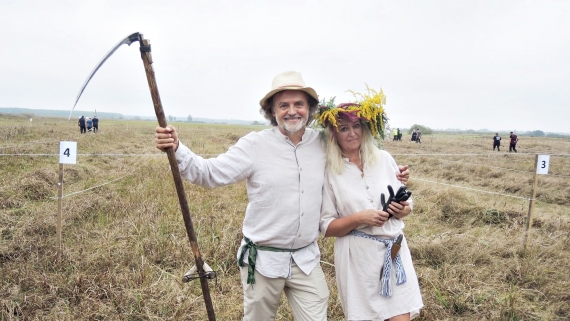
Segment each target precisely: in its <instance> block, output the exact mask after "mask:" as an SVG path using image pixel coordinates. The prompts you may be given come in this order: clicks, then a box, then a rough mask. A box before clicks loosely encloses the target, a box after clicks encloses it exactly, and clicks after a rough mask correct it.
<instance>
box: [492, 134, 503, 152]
mask: <svg viewBox="0 0 570 321" xmlns="http://www.w3.org/2000/svg"><path fill="white" fill-rule="evenodd" d="M495 147H497V151H498V152H500V151H501V136H499V133H495V136H494V137H493V151H495Z"/></svg>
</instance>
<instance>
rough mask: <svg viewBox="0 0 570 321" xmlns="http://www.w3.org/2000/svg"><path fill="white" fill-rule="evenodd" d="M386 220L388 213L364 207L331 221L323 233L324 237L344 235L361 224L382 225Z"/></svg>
mask: <svg viewBox="0 0 570 321" xmlns="http://www.w3.org/2000/svg"><path fill="white" fill-rule="evenodd" d="M387 220H388V213H386V212H383V211H380V210H375V209H366V210H363V211H360V212H356V213H354V214H351V215H349V216H345V217H340V218H337V219H334V220H333V221H331V222H330V224H329V226H328V228H327V231H326V233H325V237H331V236H336V237H341V236H345V235H346V234H348V233H349V232H350V231H352V230H354V229H355V228H358V226H360V225H362V224H365V225H370V226H383V225H384V223H385V222H386V221H387Z"/></svg>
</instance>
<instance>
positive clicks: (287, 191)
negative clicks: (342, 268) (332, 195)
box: [155, 71, 409, 320]
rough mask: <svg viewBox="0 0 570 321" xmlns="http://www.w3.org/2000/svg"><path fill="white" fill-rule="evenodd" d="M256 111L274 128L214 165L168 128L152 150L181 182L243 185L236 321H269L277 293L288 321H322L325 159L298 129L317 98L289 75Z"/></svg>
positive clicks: (159, 131) (316, 140)
mask: <svg viewBox="0 0 570 321" xmlns="http://www.w3.org/2000/svg"><path fill="white" fill-rule="evenodd" d="M259 104H260V106H261V112H262V114H264V116H265V118H267V119H268V120H270V121H271V125H273V126H274V127H273V128H271V129H266V130H263V131H260V132H252V133H249V134H247V135H246V136H244V137H242V138H240V139H239V140H238V142H237V143H236V144H235V145H234V146H232V147H230V148H229V149H228V151H227V152H226V153H224V154H222V155H220V156H218V157H217V158H214V159H207V160H206V159H203V158H202V157H200V156H197V155H195V154H194V153H193V152H192V151H190V149H188V147H186V146H185V145H184V144H182V142H180V141H179V140H178V135H177V132H176V129H175V128H174V127H172V126H168V127H167V128H162V127H157V128H156V141H155V145H156V147H157V148H159V149H161V150H164V149H166V148H168V147H172V148H174V150H175V155H176V159H177V161H178V165H179V167H180V173H181V176H182V177H185V178H187V179H189V180H190V181H191V182H192V183H194V184H198V185H201V186H207V187H217V186H224V185H228V184H233V183H236V182H239V181H243V180H246V181H247V184H246V187H247V193H248V198H249V204H248V206H247V208H246V213H245V218H244V221H243V236H244V239H243V240H242V242H241V246H240V248H239V249H238V262H239V265H240V273H241V279H242V286H243V291H244V320H274V319H275V316H276V313H277V309H278V307H279V300H280V297H281V293H282V292H283V291H284V292H285V295H286V296H287V299H288V301H289V305H290V306H291V310H292V312H293V315H294V317H295V320H326V316H327V300H328V296H329V290H328V287H327V284H326V281H325V277H324V273H323V271H322V269H321V267H320V264H319V261H320V252H319V248H318V246H317V238H318V236H319V228H318V226H319V221H320V210H321V201H322V187H323V182H324V169H325V151H324V145H323V142H322V140H321V138H320V134H319V132H318V131H316V130H314V129H311V128H306V126H307V124H308V123H309V121H310V120H311V118H312V115H313V114H314V113H315V112H316V110H317V108H318V95H317V93H316V92H315V90H314V89H313V88H311V87H306V86H305V82H304V81H303V78H302V77H301V74H300V73H299V72H295V71H289V72H284V73H281V74H279V75H277V76H276V77H275V78H274V79H273V83H272V89H271V91H269V93H267V95H265V96H264V97H263V99H261V101H260V103H259ZM406 169H407V167H402V168H401V170H404V171H405V172H404V174H403V175H402V174H400V175H399V177H400V178H402V180H405V179H407V176H408V175H409V172H407V170H406ZM258 247H261V248H258ZM255 250H257V251H255ZM255 252H257V254H255Z"/></svg>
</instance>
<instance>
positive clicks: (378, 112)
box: [313, 85, 388, 139]
mask: <svg viewBox="0 0 570 321" xmlns="http://www.w3.org/2000/svg"><path fill="white" fill-rule="evenodd" d="M348 92H350V93H352V95H353V96H354V98H355V100H356V101H355V102H352V103H343V104H339V105H335V103H334V100H335V97H333V98H331V99H330V100H329V101H326V100H325V99H323V100H322V101H321V103H320V105H319V108H318V110H317V113H316V114H315V118H314V119H315V121H314V122H313V127H321V128H325V127H327V126H328V125H329V124H330V125H332V126H334V127H335V128H338V119H339V118H340V117H342V118H346V119H350V120H352V119H363V120H365V121H366V122H367V124H368V127H369V128H370V131H371V132H372V136H374V137H375V138H377V139H380V138H381V139H384V128H385V125H386V123H387V122H388V117H387V116H386V111H385V109H384V105H386V96H385V95H384V92H383V91H382V89H380V91H375V90H374V89H371V88H370V87H368V85H366V92H365V93H364V94H362V93H359V92H354V91H352V90H349V91H348Z"/></svg>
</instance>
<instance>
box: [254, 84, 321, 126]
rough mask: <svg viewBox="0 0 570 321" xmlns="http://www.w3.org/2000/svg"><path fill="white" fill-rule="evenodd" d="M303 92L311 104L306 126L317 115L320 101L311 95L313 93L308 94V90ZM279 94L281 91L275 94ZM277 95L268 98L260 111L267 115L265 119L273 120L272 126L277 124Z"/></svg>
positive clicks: (264, 115)
mask: <svg viewBox="0 0 570 321" xmlns="http://www.w3.org/2000/svg"><path fill="white" fill-rule="evenodd" d="M280 92H281V91H280ZM301 92H302V93H304V94H305V96H306V97H307V103H308V104H309V115H308V116H309V117H308V119H307V123H306V124H305V126H306V125H308V124H309V123H310V122H311V121H312V120H313V115H315V113H316V112H317V108H318V107H319V101H318V100H316V99H315V98H313V97H311V95H309V94H307V93H306V92H304V91H301ZM277 94H279V93H276V94H275V95H277ZM275 95H273V96H271V97H269V98H267V100H266V101H265V104H264V105H263V107H261V108H260V109H259V112H260V113H261V114H262V115H263V117H265V119H267V120H269V121H270V122H271V125H272V126H277V120H276V119H275V116H273V107H274V106H273V98H275Z"/></svg>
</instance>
